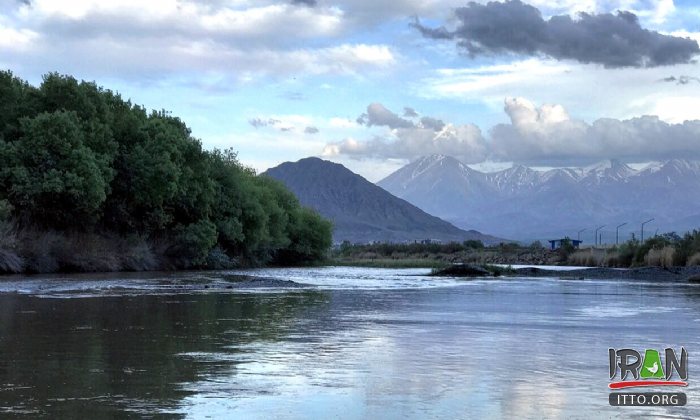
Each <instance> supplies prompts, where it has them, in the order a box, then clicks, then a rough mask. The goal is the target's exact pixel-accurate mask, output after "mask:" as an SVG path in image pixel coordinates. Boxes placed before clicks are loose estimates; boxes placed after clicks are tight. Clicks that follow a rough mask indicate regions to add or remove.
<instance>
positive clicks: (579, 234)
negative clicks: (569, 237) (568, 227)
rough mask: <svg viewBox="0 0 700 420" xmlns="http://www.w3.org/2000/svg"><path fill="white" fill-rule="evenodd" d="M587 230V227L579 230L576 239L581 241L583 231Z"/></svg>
mask: <svg viewBox="0 0 700 420" xmlns="http://www.w3.org/2000/svg"><path fill="white" fill-rule="evenodd" d="M585 231H586V229H581V230H579V231H578V233H577V234H576V239H578V240H579V241H580V240H581V233H583V232H585Z"/></svg>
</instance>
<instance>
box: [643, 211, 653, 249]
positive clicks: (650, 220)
mask: <svg viewBox="0 0 700 420" xmlns="http://www.w3.org/2000/svg"><path fill="white" fill-rule="evenodd" d="M653 221H654V218H653V217H652V218H651V219H649V220H647V221H646V222H642V242H641V243H642V244H643V243H644V225H646V224H647V223H649V222H653Z"/></svg>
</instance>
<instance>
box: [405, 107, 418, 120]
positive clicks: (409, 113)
mask: <svg viewBox="0 0 700 420" xmlns="http://www.w3.org/2000/svg"><path fill="white" fill-rule="evenodd" d="M403 116H404V118H418V117H419V115H418V113H417V112H416V110H415V109H413V108H411V107H410V106H407V107H404V109H403Z"/></svg>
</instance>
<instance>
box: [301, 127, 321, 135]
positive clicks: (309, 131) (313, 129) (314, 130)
mask: <svg viewBox="0 0 700 420" xmlns="http://www.w3.org/2000/svg"><path fill="white" fill-rule="evenodd" d="M318 132H319V129H318V128H317V127H313V126H309V127H306V128H304V133H306V134H318Z"/></svg>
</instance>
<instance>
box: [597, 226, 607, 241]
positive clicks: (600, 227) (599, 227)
mask: <svg viewBox="0 0 700 420" xmlns="http://www.w3.org/2000/svg"><path fill="white" fill-rule="evenodd" d="M604 227H605V225H603V226H598V228H597V229H596V230H595V244H596V245H598V231H599V230H601V229H603V228H604ZM600 242H601V245H602V242H603V241H602V240H601V241H600Z"/></svg>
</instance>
